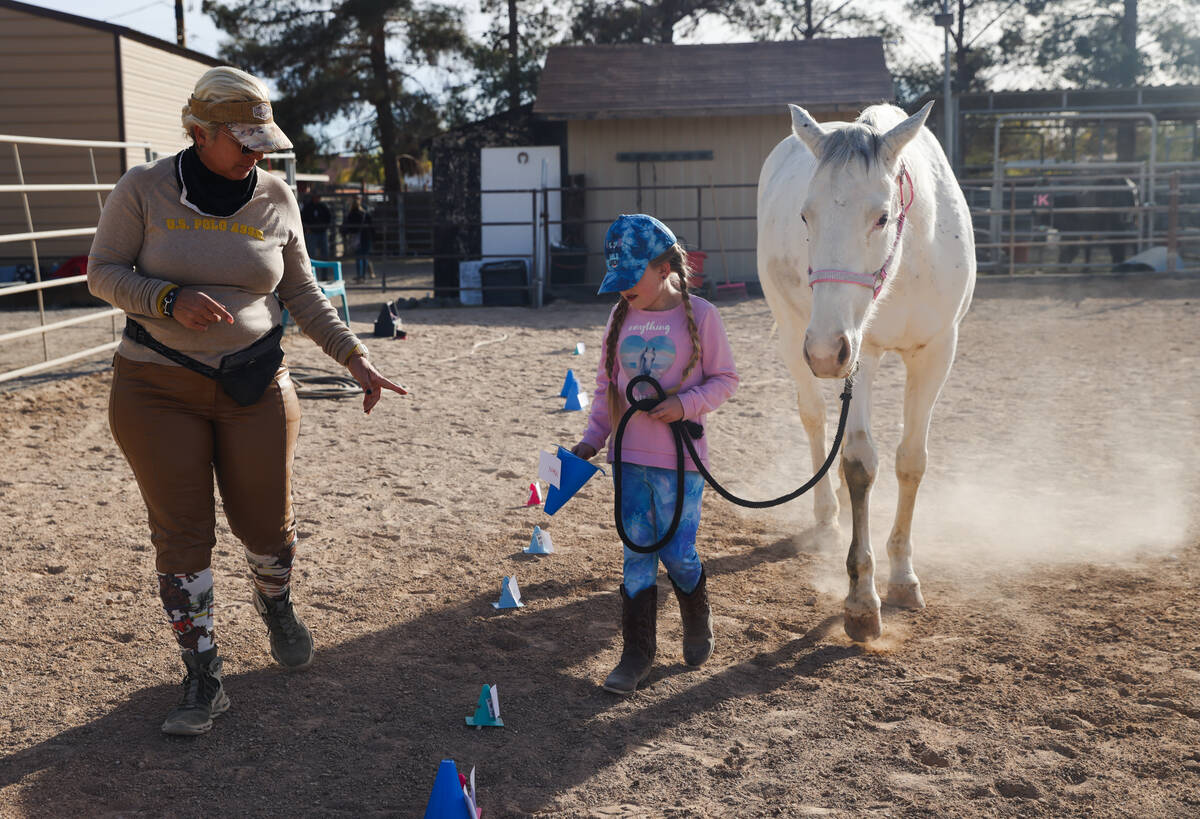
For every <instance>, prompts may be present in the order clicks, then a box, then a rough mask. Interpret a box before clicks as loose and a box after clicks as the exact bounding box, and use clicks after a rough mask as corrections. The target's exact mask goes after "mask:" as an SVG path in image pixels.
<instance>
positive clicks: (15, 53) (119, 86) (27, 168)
mask: <svg viewBox="0 0 1200 819" xmlns="http://www.w3.org/2000/svg"><path fill="white" fill-rule="evenodd" d="M99 7H100V6H99V5H98V6H97V8H99ZM222 64H223V63H222V62H221V61H220V60H217V59H215V58H213V57H209V56H208V55H206V54H201V53H199V52H196V51H191V50H188V49H186V48H180V47H178V46H176V45H174V44H173V43H168V42H166V41H164V40H159V39H157V38H155V37H151V36H149V35H146V34H142V33H141V32H138V31H133V30H132V29H128V28H125V27H123V26H117V25H112V24H110V23H102V22H99V21H96V20H91V19H88V18H86V17H79V16H76V15H73V14H65V13H62V12H57V11H49V10H47V9H43V8H39V7H37V6H31V5H28V4H26V3H18V2H14V0H0V134H10V135H16V136H32V137H54V138H63V139H88V140H109V141H146V142H149V143H150V144H151V145H152V146H153V149H154V150H155V151H157V152H158V153H175V152H176V151H178V150H180V149H181V148H183V147H184V146H185V145H186V144H187V142H186V138H185V136H184V133H183V128H182V127H181V125H180V121H179V120H180V112H181V110H182V108H183V106H184V104H185V103H186V102H187V98H188V94H189V93H190V92H191V90H192V88H193V87H194V86H195V84H196V80H197V79H199V77H200V75H201V74H203V73H204V72H205V71H207V70H208V69H209V68H211V67H212V66H215V65H222ZM18 149H19V151H20V158H21V166H22V170H23V171H24V175H25V181H26V183H29V184H70V183H86V182H91V180H92V166H91V160H90V159H89V156H88V152H87V150H85V149H80V148H66V147H50V146H29V145H22V146H18ZM95 160H96V166H97V167H96V173H97V176H98V177H99V180H100V181H101V182H109V183H111V182H114V181H116V179H117V178H119V176H120V175H121V174H122V173H123V172H124V171H125V169H126V168H128V167H130V166H132V165H136V164H139V163H141V162H145V161H146V159H145V152H144V151H141V150H129V151H124V152H122V151H118V150H114V149H97V150H96V151H95ZM16 182H17V178H16V168H15V163H14V159H13V152H12V146H11V145H0V184H16ZM30 209H31V211H32V217H33V224H34V228H35V229H37V230H43V229H44V230H51V229H61V228H74V227H87V226H91V225H95V223H96V218H97V216H98V214H99V206H98V203H97V196H96V194H95V193H34V194H30ZM25 230H26V222H25V211H24V207H23V205H22V203H21V197H20V196H19V195H17V194H11V193H7V194H0V234H8V233H21V232H24V231H25ZM90 244H91V241H90V239H89V238H86V237H85V238H73V239H59V240H43V241H41V242H39V243H38V250H39V253H40V254H41V255H43V256H45V257H49V258H63V257H68V256H74V255H77V254H81V253H86V252H87V249H88V247H89V246H90ZM28 256H29V247H28V244H25V243H17V244H0V257H2V258H7V259H9V260H13V261H16V260H24V259H26V258H28Z"/></svg>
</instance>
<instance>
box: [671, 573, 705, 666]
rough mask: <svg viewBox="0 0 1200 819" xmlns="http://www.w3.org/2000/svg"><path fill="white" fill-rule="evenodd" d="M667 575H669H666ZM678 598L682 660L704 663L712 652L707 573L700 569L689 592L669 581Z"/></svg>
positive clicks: (691, 662)
mask: <svg viewBox="0 0 1200 819" xmlns="http://www.w3.org/2000/svg"><path fill="white" fill-rule="evenodd" d="M668 577H669V575H668ZM671 585H672V586H674V587H675V597H677V598H678V599H679V616H680V618H681V619H682V620H683V661H684V662H685V663H687V664H688V665H704V661H705V660H707V659H708V658H709V657H711V656H712V653H713V644H714V640H713V630H712V609H710V608H709V605H708V575H707V573H706V572H705V571H704V569H703V568H702V569H700V581H699V582H698V583H696V588H694V589H692V593H691V594H686V593H685V592H684V591H683V589H681V588H679V586H677V585H676V584H675V581H674V580H672V581H671Z"/></svg>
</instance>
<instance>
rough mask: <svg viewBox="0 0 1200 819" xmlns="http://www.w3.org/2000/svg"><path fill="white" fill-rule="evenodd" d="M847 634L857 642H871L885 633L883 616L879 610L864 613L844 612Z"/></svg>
mask: <svg viewBox="0 0 1200 819" xmlns="http://www.w3.org/2000/svg"><path fill="white" fill-rule="evenodd" d="M843 616H844V620H845V623H844V625H845V628H846V636H847V637H849V638H850V639H851V640H853V641H854V642H856V643H869V642H871V641H872V640H874V639H876V638H877V637H879V635H880V634H883V618H882V617H880V616H879V611H878V610H876V611H869V612H865V613H862V614H852V613H850V612H848V611H847V612H845V613H844V615H843Z"/></svg>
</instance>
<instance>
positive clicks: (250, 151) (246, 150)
mask: <svg viewBox="0 0 1200 819" xmlns="http://www.w3.org/2000/svg"><path fill="white" fill-rule="evenodd" d="M218 130H219V131H220V132H221V133H223V134H225V136H227V137H229V138H230V139H232V140H233V141H234V142H237V146H238V147H239V148H241V150H242V153H243V154H245V155H246V156H249V155H250V154H256V153H258V151H256V150H254V149H253V148H247V147H246V146H245V145H243V144H242V143H241V142H239V141H238V138H237V137H235V136H234V135H233V131H230V130H229V129H228V128H219V129H218Z"/></svg>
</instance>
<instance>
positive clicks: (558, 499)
mask: <svg viewBox="0 0 1200 819" xmlns="http://www.w3.org/2000/svg"><path fill="white" fill-rule="evenodd" d="M558 459H559V460H560V461H562V474H561V476H560V477H559V480H558V486H555V485H554V484H550V487H549V488H548V489H547V490H546V506H545V510H546V514H547V515H553V514H554V513H555V512H557V511H558V510H559V509H561V508H562V505H563V504H564V503H566V502H567V501H569V500H570V499H571V498H572V497H574V495H575V493H576V492H578V491H579V490H580V489H582V488H583V485H584V484H585V483H587V482H588V480H589V479H590V478H591V477H592V476H593V475H595V474H596V473H597V472H599V471H600V467H598V466H592V465H591V464H590V463H588V462H587V461H585V460H584V459H583V458H580V457H579V456H577V455H572V454H571V453H570V452H569V451H568V450H566V449H563V448H562V447H561V446H560V447H559V448H558Z"/></svg>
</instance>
